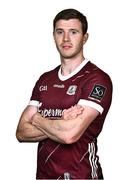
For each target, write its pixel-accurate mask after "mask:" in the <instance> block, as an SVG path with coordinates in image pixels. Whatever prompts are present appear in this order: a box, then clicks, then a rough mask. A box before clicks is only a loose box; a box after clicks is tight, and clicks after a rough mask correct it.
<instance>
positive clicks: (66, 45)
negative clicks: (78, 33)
mask: <svg viewBox="0 0 134 180" xmlns="http://www.w3.org/2000/svg"><path fill="white" fill-rule="evenodd" d="M62 48H63V49H70V48H72V45H70V44H64V45H62Z"/></svg>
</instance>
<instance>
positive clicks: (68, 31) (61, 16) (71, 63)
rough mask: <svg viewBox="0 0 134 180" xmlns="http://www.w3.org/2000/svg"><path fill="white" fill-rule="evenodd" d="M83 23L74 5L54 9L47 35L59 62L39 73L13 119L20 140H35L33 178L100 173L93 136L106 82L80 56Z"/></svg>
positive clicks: (103, 109) (105, 104)
mask: <svg viewBox="0 0 134 180" xmlns="http://www.w3.org/2000/svg"><path fill="white" fill-rule="evenodd" d="M87 26H88V25H87V20H86V17H85V16H84V15H83V14H82V13H80V12H79V11H77V10H75V9H65V10H63V11H61V12H60V13H58V14H57V15H56V17H55V19H54V22H53V36H54V40H55V43H56V47H57V50H58V51H59V53H60V59H61V65H60V66H58V67H56V68H55V69H54V70H52V71H50V72H46V73H44V74H43V75H41V77H40V78H39V80H38V81H37V83H36V85H35V87H34V89H33V93H32V96H31V99H30V102H29V105H28V106H27V107H26V109H25V110H24V112H23V113H22V116H21V118H20V121H19V124H18V128H17V131H16V136H17V139H18V140H19V141H20V142H39V146H38V158H37V179H103V174H102V169H101V166H100V163H99V158H98V156H97V137H98V135H99V133H100V132H101V130H102V127H103V123H104V120H105V117H106V115H107V112H108V110H109V107H110V104H111V99H112V83H111V80H110V77H109V76H108V75H107V74H106V73H105V72H103V71H102V70H101V69H99V68H98V67H97V66H96V65H94V64H93V63H91V62H90V61H89V60H87V59H85V57H84V54H83V46H84V44H85V43H86V41H87V39H88V33H87Z"/></svg>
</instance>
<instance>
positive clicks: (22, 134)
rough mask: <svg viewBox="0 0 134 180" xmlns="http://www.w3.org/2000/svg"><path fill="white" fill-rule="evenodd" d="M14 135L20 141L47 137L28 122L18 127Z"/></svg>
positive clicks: (38, 139)
mask: <svg viewBox="0 0 134 180" xmlns="http://www.w3.org/2000/svg"><path fill="white" fill-rule="evenodd" d="M16 137H17V139H18V140H19V141H20V142H39V141H42V140H44V139H46V138H47V135H46V134H45V133H44V132H42V131H41V130H39V129H38V128H37V127H35V126H34V125H32V124H31V123H29V122H26V123H24V125H23V127H21V128H18V129H17V131H16Z"/></svg>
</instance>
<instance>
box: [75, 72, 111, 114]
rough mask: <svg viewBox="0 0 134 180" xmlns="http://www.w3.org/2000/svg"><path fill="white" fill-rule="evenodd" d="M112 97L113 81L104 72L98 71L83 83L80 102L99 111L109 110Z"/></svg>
mask: <svg viewBox="0 0 134 180" xmlns="http://www.w3.org/2000/svg"><path fill="white" fill-rule="evenodd" d="M111 99H112V82H111V79H110V77H109V76H108V75H107V74H106V73H104V72H101V71H100V72H96V73H95V74H93V75H92V76H90V77H89V78H88V79H87V80H86V81H85V82H84V84H83V87H82V93H81V98H80V99H79V102H78V104H80V105H85V106H89V107H92V108H94V109H96V110H97V111H99V113H100V114H102V113H103V111H104V110H105V111H108V109H109V107H110V104H111Z"/></svg>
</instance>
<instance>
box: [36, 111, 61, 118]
mask: <svg viewBox="0 0 134 180" xmlns="http://www.w3.org/2000/svg"><path fill="white" fill-rule="evenodd" d="M38 112H39V113H40V114H41V115H42V116H43V117H61V116H62V109H44V110H39V111H38Z"/></svg>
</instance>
